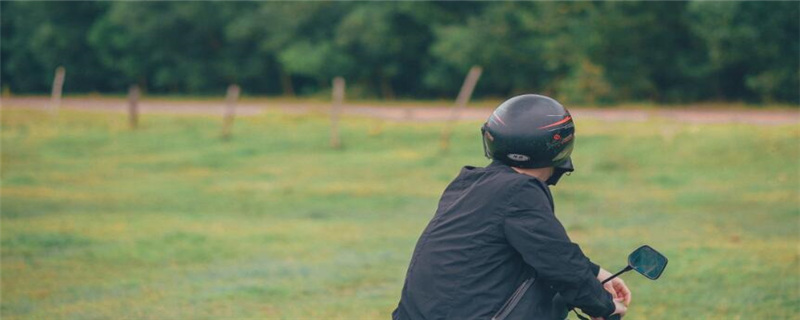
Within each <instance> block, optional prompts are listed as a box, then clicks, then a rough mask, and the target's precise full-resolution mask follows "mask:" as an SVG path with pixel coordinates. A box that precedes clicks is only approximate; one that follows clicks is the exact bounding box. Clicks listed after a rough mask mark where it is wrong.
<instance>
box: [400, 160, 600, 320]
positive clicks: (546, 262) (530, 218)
mask: <svg viewBox="0 0 800 320" xmlns="http://www.w3.org/2000/svg"><path fill="white" fill-rule="evenodd" d="M598 269H599V267H598V266H597V265H595V264H594V263H592V262H590V261H589V259H588V258H586V256H584V254H583V252H582V251H581V249H580V248H579V247H578V245H576V244H574V243H572V242H571V241H570V239H569V238H568V237H567V233H566V231H565V230H564V227H563V226H562V225H561V223H560V222H559V221H558V220H557V219H556V217H555V215H554V214H553V198H552V196H551V194H550V189H549V188H548V187H547V185H545V184H544V183H542V182H541V181H539V180H538V179H536V178H533V177H530V176H527V175H523V174H520V173H517V172H516V171H514V170H513V169H512V168H510V167H508V166H506V165H503V164H501V163H499V162H496V161H495V162H493V163H492V164H491V165H489V166H488V167H486V168H476V167H469V166H467V167H464V168H463V169H462V170H461V173H460V174H459V175H458V177H457V178H456V179H455V180H453V182H451V183H450V185H449V186H448V187H447V189H445V191H444V194H442V198H441V200H440V201H439V207H438V209H437V210H436V214H435V215H434V217H433V219H431V221H430V223H428V226H427V227H426V228H425V231H424V232H423V233H422V236H420V238H419V240H418V242H417V245H416V248H415V249H414V254H413V255H412V257H411V263H410V265H409V267H408V272H407V274H406V281H405V285H404V286H403V292H402V294H401V298H400V303H399V305H398V306H397V309H396V310H395V311H394V313H393V314H392V317H393V319H395V320H404V319H490V318H491V317H492V316H494V315H495V314H497V313H498V311H500V309H501V307H502V306H503V304H504V303H505V302H506V300H507V299H508V298H509V297H510V296H511V295H512V294H513V293H514V292H515V290H516V289H517V287H518V286H519V285H520V284H521V283H523V281H525V280H526V279H528V278H530V277H535V279H536V280H535V281H534V284H533V285H532V286H531V287H530V289H529V290H528V291H527V293H526V294H525V297H524V298H523V300H522V301H521V302H520V303H519V304H518V305H517V307H516V308H515V309H514V312H513V315H512V317H510V318H515V319H516V318H520V319H550V318H551V317H552V316H551V313H550V308H551V301H552V298H553V296H554V295H555V294H556V292H558V293H560V294H561V295H562V296H563V297H564V298H565V300H566V301H567V302H568V303H570V304H572V305H574V306H576V307H578V308H580V309H582V310H583V311H584V312H585V313H587V314H589V315H591V316H596V317H598V316H607V315H609V314H611V313H612V312H613V311H614V303H613V301H612V298H611V295H610V294H609V293H608V292H606V291H605V290H604V289H603V286H602V285H601V284H600V282H599V281H597V278H596V277H597V272H598Z"/></svg>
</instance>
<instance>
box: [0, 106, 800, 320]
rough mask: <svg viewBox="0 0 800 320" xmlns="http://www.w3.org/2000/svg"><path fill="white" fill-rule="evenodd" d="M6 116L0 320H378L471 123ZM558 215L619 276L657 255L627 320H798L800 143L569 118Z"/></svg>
mask: <svg viewBox="0 0 800 320" xmlns="http://www.w3.org/2000/svg"><path fill="white" fill-rule="evenodd" d="M125 120H126V119H125V118H124V116H123V115H121V114H116V113H86V112H77V111H62V113H61V114H60V115H59V116H58V117H57V118H53V117H50V116H49V115H48V114H46V113H43V112H39V111H31V110H21V109H13V108H12V109H9V108H4V109H3V113H2V196H1V198H0V201H1V204H2V213H1V215H0V222H2V226H1V230H0V231H2V232H1V237H2V238H1V242H0V245H1V246H2V257H1V258H2V261H1V262H0V266H1V270H0V271H2V279H1V280H2V302H1V303H2V304H1V309H0V316H2V318H3V319H109V318H111V319H120V318H129V319H189V318H193V319H217V318H270V319H272V318H274V319H334V318H335V319H388V318H389V317H390V315H389V314H390V312H391V311H392V310H393V309H394V307H395V306H396V303H397V301H398V298H399V294H400V290H401V287H402V283H403V279H404V276H405V271H406V268H407V264H408V261H409V257H410V255H411V252H412V250H413V246H414V243H415V242H416V239H417V237H418V236H419V234H420V233H421V231H422V229H423V228H424V226H425V225H426V224H427V222H428V220H429V219H430V217H431V216H432V214H433V212H434V209H435V207H436V203H437V200H438V196H439V195H440V193H441V191H442V190H443V189H444V187H445V186H446V185H447V183H448V182H449V181H450V180H451V179H452V178H453V177H454V176H455V175H456V174H457V173H458V171H459V169H460V167H461V166H462V165H466V164H471V165H480V166H482V165H485V164H487V160H485V159H484V158H483V156H482V149H481V144H480V140H479V130H478V128H479V125H480V123H477V122H466V123H462V124H459V125H458V126H457V127H456V130H455V131H454V136H453V143H452V147H451V150H450V152H448V153H441V152H439V151H438V150H439V140H438V137H439V132H440V129H441V123H429V124H409V123H391V122H382V121H380V120H373V119H361V118H345V119H344V122H343V123H342V125H343V128H342V132H343V133H342V136H343V141H344V144H345V148H344V149H343V150H332V149H330V148H329V147H328V145H327V144H328V129H329V128H328V122H327V119H326V118H325V116H324V115H322V114H315V115H313V114H312V115H305V116H297V115H287V114H281V113H277V112H269V113H268V114H266V115H263V116H258V117H248V118H240V119H237V122H236V125H235V129H234V138H233V139H232V140H230V141H227V142H224V141H221V140H220V139H219V136H218V135H219V129H220V119H217V118H211V117H205V116H156V115H145V116H144V117H143V119H142V126H141V128H140V129H139V130H137V131H131V130H128V129H127V124H126V122H125ZM576 121H577V130H578V138H577V147H576V148H577V149H576V151H575V153H574V155H573V157H574V161H575V164H576V166H577V171H576V172H575V173H574V174H573V175H572V176H569V177H565V178H564V179H563V180H562V183H561V184H560V185H559V186H558V187H556V188H554V194H555V198H556V212H557V215H558V216H559V217H560V219H561V220H562V222H563V223H564V224H565V226H566V227H567V229H568V231H569V232H570V234H571V237H572V238H573V240H574V241H576V242H578V243H579V244H581V246H582V248H583V249H584V251H586V252H587V254H588V255H589V256H590V257H592V259H593V260H594V261H595V262H598V263H599V264H601V265H603V266H604V267H605V268H606V269H609V270H611V271H612V272H613V271H616V270H615V269H618V268H621V267H623V266H624V264H625V258H626V256H627V253H628V252H629V251H631V250H633V249H635V248H636V247H638V246H639V245H641V244H650V245H652V246H653V247H655V248H657V249H659V250H660V251H662V252H663V253H664V254H666V255H667V256H668V257H669V258H670V262H669V266H668V268H667V270H666V272H665V273H664V275H663V276H662V278H661V279H659V280H658V281H656V282H651V281H649V280H646V279H644V278H643V277H640V276H638V275H635V274H629V275H627V276H625V279H626V281H627V283H628V284H629V286H630V287H631V289H632V290H633V293H634V302H633V305H632V306H631V309H630V313H629V318H631V319H787V318H795V319H797V318H798V314H800V292H799V291H800V265H799V264H798V261H799V259H800V258H799V255H798V247H799V246H800V239H799V236H798V233H799V232H800V172H798V170H800V167H799V166H800V165H799V164H798V161H799V160H798V159H800V128H798V126H797V125H788V126H787V125H784V126H753V125H741V124H683V123H677V122H671V121H668V120H658V119H656V120H651V121H648V122H638V123H626V122H593V121H590V120H586V119H577V120H576Z"/></svg>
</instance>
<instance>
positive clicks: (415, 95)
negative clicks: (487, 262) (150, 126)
mask: <svg viewBox="0 0 800 320" xmlns="http://www.w3.org/2000/svg"><path fill="white" fill-rule="evenodd" d="M0 9H2V65H1V66H0V69H1V70H2V86H3V90H4V92H5V93H9V92H11V93H13V94H18V93H20V94H29V93H45V92H48V91H49V90H50V86H51V84H52V78H53V70H54V69H55V68H56V67H57V66H64V67H66V70H67V81H66V85H65V92H68V93H94V92H99V93H123V92H124V91H125V90H127V88H128V86H129V85H131V84H134V83H135V84H139V85H140V86H141V87H143V88H144V89H145V90H146V91H147V92H148V93H154V94H190V95H198V94H199V95H207V94H208V95H211V94H217V93H219V92H222V90H224V88H225V87H226V86H227V85H228V84H230V83H238V84H240V85H241V86H242V87H243V88H244V91H245V92H246V93H248V94H256V95H286V96H295V95H302V96H313V95H317V94H320V95H321V94H326V95H327V94H328V92H329V90H330V88H329V83H330V79H331V78H333V77H335V76H342V77H345V78H346V79H347V80H348V96H350V97H357V98H383V99H396V98H400V99H429V98H448V99H449V98H451V97H453V96H455V94H456V92H457V91H458V89H459V87H460V85H461V81H462V79H463V77H464V75H465V74H466V71H467V69H469V67H470V66H472V65H480V66H482V67H483V68H484V74H483V78H482V79H481V83H480V84H479V85H478V87H477V89H476V95H477V96H479V97H487V96H488V97H506V96H509V95H512V94H516V93H521V92H539V93H544V94H548V95H552V96H555V97H557V98H559V99H561V100H562V101H564V102H566V103H571V104H576V103H581V104H604V103H609V104H610V103H619V102H624V101H653V102H657V103H690V102H698V101H746V102H754V103H776V102H777V103H790V104H798V103H800V93H799V92H798V91H799V89H798V88H800V83H798V70H799V69H800V61H799V60H798V56H800V40H799V39H800V5H799V4H798V3H797V2H755V1H751V2H536V3H532V2H500V3H498V2H400V3H395V2H390V3H387V2H381V3H373V2H299V3H296V2H292V3H289V2H269V3H263V2H232V3H231V2H224V3H223V2H58V3H56V2H9V1H4V2H2V3H0Z"/></svg>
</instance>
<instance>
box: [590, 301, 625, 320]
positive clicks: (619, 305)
mask: <svg viewBox="0 0 800 320" xmlns="http://www.w3.org/2000/svg"><path fill="white" fill-rule="evenodd" d="M614 307H615V309H614V313H612V314H611V315H615V314H618V315H619V317H620V318H622V317H624V316H625V314H626V313H628V307H626V306H625V303H623V300H622V299H614ZM592 320H605V319H604V318H595V317H592Z"/></svg>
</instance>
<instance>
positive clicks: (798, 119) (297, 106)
mask: <svg viewBox="0 0 800 320" xmlns="http://www.w3.org/2000/svg"><path fill="white" fill-rule="evenodd" d="M49 102H50V100H49V99H48V98H45V97H11V98H2V99H0V106H2V107H3V108H32V109H46V108H47V107H48V104H49ZM139 105H140V110H141V113H143V114H148V113H163V114H200V115H215V116H221V115H222V114H223V105H224V102H223V101H210V100H196V101H193V100H180V101H170V100H157V99H154V100H143V101H141V102H140V104H139ZM61 107H62V108H65V109H75V110H89V111H102V112H127V102H126V101H125V99H123V98H106V97H99V98H65V99H64V100H63V101H62V104H61ZM327 107H328V104H326V103H323V102H284V101H268V100H266V99H261V100H254V101H248V100H244V101H241V102H240V103H239V104H238V106H237V109H236V114H237V116H252V115H258V114H261V113H263V112H264V111H265V110H270V109H278V110H281V111H283V112H286V113H294V114H306V113H311V112H325V111H326V110H327ZM491 111H492V110H491V109H490V108H467V109H464V110H463V112H462V113H461V115H460V117H459V118H460V119H464V120H483V119H486V118H487V117H488V116H489V114H490V113H491ZM450 112H451V110H450V106H448V105H442V106H430V105H428V106H402V107H401V106H380V107H379V106H370V105H364V104H353V105H348V106H346V107H345V108H344V110H343V113H344V114H347V115H356V116H365V117H375V118H381V119H386V120H392V121H414V122H423V121H442V120H445V119H448V118H449V117H450ZM570 112H571V113H572V114H573V115H574V116H575V117H577V118H584V119H596V120H601V121H612V122H613V121H646V120H648V119H650V118H666V119H672V120H675V121H680V122H690V123H750V124H764V125H771V124H798V123H800V110H756V109H749V110H748V109H731V110H726V109H701V110H693V109H648V110H644V109H582V108H570Z"/></svg>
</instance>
